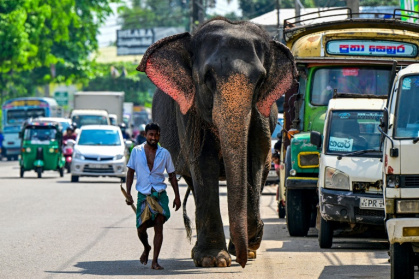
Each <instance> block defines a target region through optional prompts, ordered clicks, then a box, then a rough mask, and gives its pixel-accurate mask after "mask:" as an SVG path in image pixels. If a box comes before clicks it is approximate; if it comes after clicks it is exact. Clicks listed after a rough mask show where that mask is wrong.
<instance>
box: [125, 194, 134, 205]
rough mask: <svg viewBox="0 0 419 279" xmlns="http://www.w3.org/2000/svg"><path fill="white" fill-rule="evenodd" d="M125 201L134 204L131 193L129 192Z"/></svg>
mask: <svg viewBox="0 0 419 279" xmlns="http://www.w3.org/2000/svg"><path fill="white" fill-rule="evenodd" d="M125 202H126V203H127V205H132V204H134V200H133V199H132V196H131V194H128V196H127V198H126V199H125Z"/></svg>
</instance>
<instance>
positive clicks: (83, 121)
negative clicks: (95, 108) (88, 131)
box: [71, 114, 108, 128]
mask: <svg viewBox="0 0 419 279" xmlns="http://www.w3.org/2000/svg"><path fill="white" fill-rule="evenodd" d="M71 120H72V121H73V123H76V124H77V128H81V127H82V126H84V125H108V120H107V118H106V116H103V115H93V114H86V115H80V114H78V115H75V116H73V118H72V119H71Z"/></svg>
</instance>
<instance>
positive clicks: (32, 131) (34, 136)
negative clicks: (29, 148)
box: [23, 127, 57, 143]
mask: <svg viewBox="0 0 419 279" xmlns="http://www.w3.org/2000/svg"><path fill="white" fill-rule="evenodd" d="M56 138H57V131H56V130H55V129H54V128H50V127H30V128H27V129H25V133H24V136H23V139H24V140H30V141H31V142H33V143H34V142H38V141H39V142H49V141H53V140H55V139H56Z"/></svg>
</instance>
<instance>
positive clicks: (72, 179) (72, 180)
mask: <svg viewBox="0 0 419 279" xmlns="http://www.w3.org/2000/svg"><path fill="white" fill-rule="evenodd" d="M71 182H79V177H78V176H77V175H72V176H71Z"/></svg>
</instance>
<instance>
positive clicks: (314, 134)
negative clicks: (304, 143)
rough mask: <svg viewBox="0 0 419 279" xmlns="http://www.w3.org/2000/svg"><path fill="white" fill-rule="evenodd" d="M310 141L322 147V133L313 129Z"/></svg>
mask: <svg viewBox="0 0 419 279" xmlns="http://www.w3.org/2000/svg"><path fill="white" fill-rule="evenodd" d="M310 143H311V144H312V145H314V146H316V147H317V148H320V146H322V135H321V134H320V133H319V132H317V131H311V133H310Z"/></svg>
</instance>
